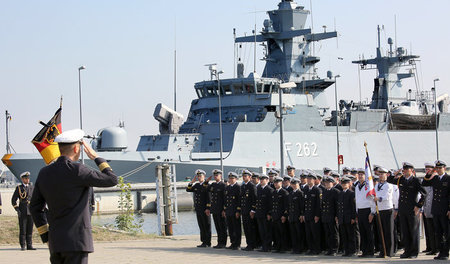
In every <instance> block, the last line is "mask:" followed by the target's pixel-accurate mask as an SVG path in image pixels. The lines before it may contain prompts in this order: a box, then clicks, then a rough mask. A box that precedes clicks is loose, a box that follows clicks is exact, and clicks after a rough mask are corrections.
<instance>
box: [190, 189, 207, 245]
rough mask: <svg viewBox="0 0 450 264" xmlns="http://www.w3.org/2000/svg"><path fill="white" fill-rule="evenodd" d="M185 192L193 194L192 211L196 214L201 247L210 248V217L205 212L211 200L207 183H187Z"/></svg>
mask: <svg viewBox="0 0 450 264" xmlns="http://www.w3.org/2000/svg"><path fill="white" fill-rule="evenodd" d="M186 191H187V192H193V193H194V209H195V213H196V214H197V223H198V228H199V229H200V241H202V245H201V246H204V247H206V246H208V247H210V246H211V217H210V216H207V215H206V213H205V210H206V209H208V210H210V206H211V198H210V194H209V192H208V183H207V182H206V181H204V182H201V183H200V182H196V183H195V184H192V183H189V184H188V186H187V187H186Z"/></svg>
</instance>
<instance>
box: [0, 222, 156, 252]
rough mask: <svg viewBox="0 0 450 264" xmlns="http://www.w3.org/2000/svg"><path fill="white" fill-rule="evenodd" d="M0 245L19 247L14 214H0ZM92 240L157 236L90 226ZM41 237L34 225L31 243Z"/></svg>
mask: <svg viewBox="0 0 450 264" xmlns="http://www.w3.org/2000/svg"><path fill="white" fill-rule="evenodd" d="M0 234H1V235H0V245H17V246H18V247H19V219H18V218H17V217H16V216H2V215H0ZM92 236H93V238H94V241H120V240H142V239H155V238H158V236H157V235H155V234H144V233H136V234H135V233H126V232H121V231H116V230H112V229H109V228H104V227H101V226H93V227H92ZM41 243H42V241H41V237H40V236H39V233H38V232H37V229H36V227H34V229H33V244H35V245H38V244H41Z"/></svg>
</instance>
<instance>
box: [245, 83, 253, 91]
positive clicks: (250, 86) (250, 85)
mask: <svg viewBox="0 0 450 264" xmlns="http://www.w3.org/2000/svg"><path fill="white" fill-rule="evenodd" d="M245 92H247V93H254V92H255V88H254V87H253V84H246V85H245Z"/></svg>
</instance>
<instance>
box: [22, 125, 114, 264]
mask: <svg viewBox="0 0 450 264" xmlns="http://www.w3.org/2000/svg"><path fill="white" fill-rule="evenodd" d="M83 137H84V132H83V131H82V130H80V129H75V130H68V131H66V132H64V133H62V134H60V135H59V136H57V137H56V138H55V142H58V145H59V150H60V152H61V156H60V157H59V158H58V159H57V160H56V162H54V163H52V164H50V165H48V166H47V167H44V168H42V169H41V171H40V172H39V175H38V177H37V180H36V185H35V188H34V192H33V196H32V198H31V203H30V210H31V214H32V216H33V220H34V223H35V224H36V226H37V229H38V231H39V234H40V235H41V238H42V241H43V242H47V241H48V246H49V249H50V261H51V263H87V262H88V253H90V252H93V251H94V245H93V241H92V231H91V215H90V208H89V207H90V205H89V203H88V200H89V187H112V186H115V185H116V184H117V183H118V178H117V176H116V175H115V174H114V172H113V171H112V169H111V167H110V166H109V164H108V163H107V162H106V160H105V159H102V158H100V157H98V156H97V153H96V152H95V151H94V150H93V149H92V148H91V147H90V146H89V145H88V144H86V143H85V142H84V141H83ZM81 146H84V151H85V153H86V154H87V156H88V157H89V158H90V159H91V160H93V161H94V162H95V163H96V164H97V166H98V169H99V171H96V170H92V169H90V168H88V167H87V166H85V165H84V164H81V163H78V160H79V157H80V154H81V151H82V150H81ZM46 205H47V208H48V213H47V214H46V209H45V206H46ZM47 219H48V223H47Z"/></svg>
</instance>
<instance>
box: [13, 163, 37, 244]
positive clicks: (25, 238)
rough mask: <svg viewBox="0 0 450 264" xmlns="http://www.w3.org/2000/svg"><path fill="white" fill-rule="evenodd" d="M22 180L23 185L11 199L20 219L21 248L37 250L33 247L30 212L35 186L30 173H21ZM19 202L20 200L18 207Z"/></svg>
mask: <svg viewBox="0 0 450 264" xmlns="http://www.w3.org/2000/svg"><path fill="white" fill-rule="evenodd" d="M20 179H21V180H22V184H20V185H17V187H16V190H15V191H14V194H13V196H12V199H11V204H12V206H13V207H14V209H15V210H16V211H17V216H18V217H19V242H20V247H21V249H22V250H25V249H27V250H35V248H33V245H32V235H33V219H32V217H31V212H30V200H31V196H32V195H33V185H32V184H31V183H30V172H29V171H25V172H23V173H21V174H20ZM17 200H19V204H18V205H17ZM25 246H26V248H25Z"/></svg>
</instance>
